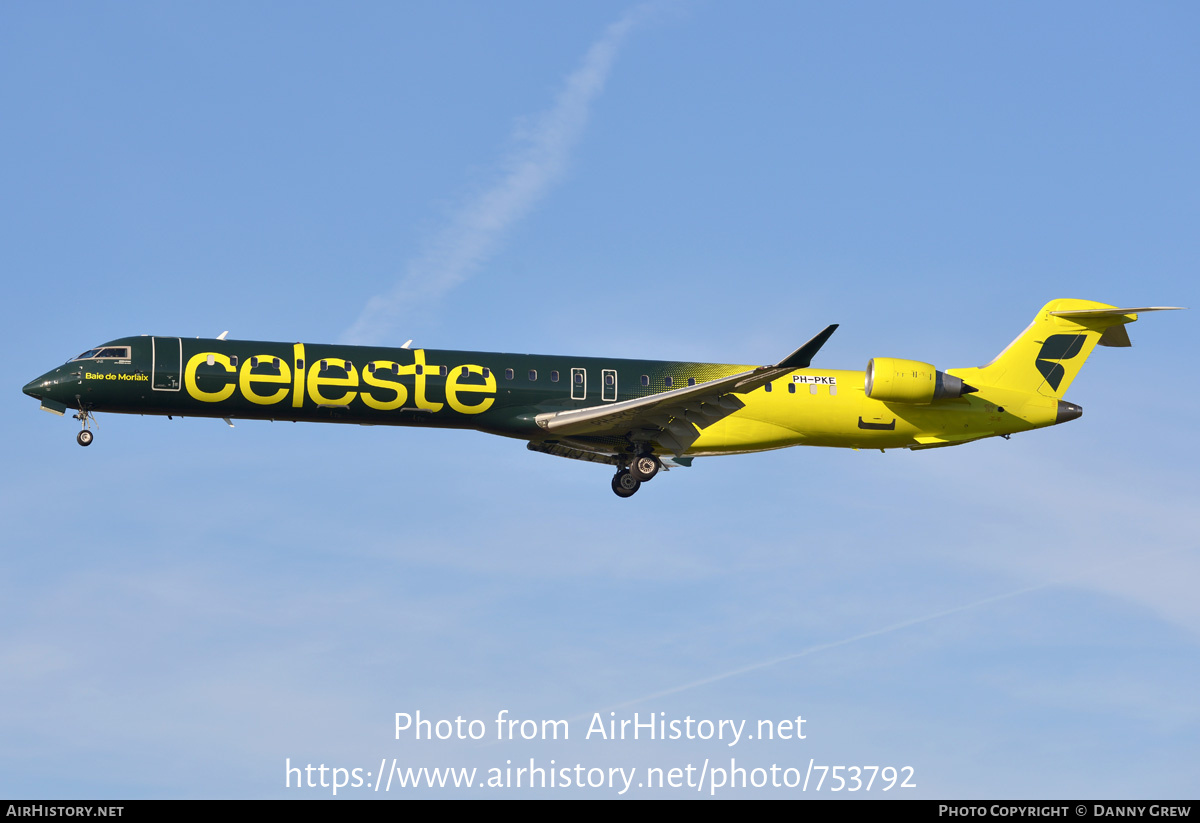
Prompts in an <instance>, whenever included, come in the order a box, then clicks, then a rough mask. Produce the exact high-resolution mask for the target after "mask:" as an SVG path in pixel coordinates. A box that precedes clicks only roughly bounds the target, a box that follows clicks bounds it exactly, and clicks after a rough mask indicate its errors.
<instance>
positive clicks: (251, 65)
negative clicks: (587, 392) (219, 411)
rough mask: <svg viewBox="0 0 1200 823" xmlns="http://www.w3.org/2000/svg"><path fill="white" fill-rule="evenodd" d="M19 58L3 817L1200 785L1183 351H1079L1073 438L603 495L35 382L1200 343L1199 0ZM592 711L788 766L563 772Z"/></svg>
mask: <svg viewBox="0 0 1200 823" xmlns="http://www.w3.org/2000/svg"><path fill="white" fill-rule="evenodd" d="M0 22H2V25H0V105H2V106H3V111H4V112H5V115H6V116H5V117H4V120H3V127H2V128H0V148H2V149H3V156H4V157H5V158H6V162H4V163H3V164H2V165H0V187H2V190H3V191H4V193H5V196H4V198H3V199H2V200H0V208H2V209H3V215H2V216H3V219H2V220H0V249H2V250H3V252H2V254H3V258H2V259H3V266H4V272H5V281H6V282H7V283H8V284H9V286H8V293H9V295H10V298H9V299H8V300H6V301H4V303H3V307H2V308H0V312H2V313H3V314H2V317H3V321H4V323H3V328H4V330H5V336H6V340H7V342H8V346H9V349H10V351H11V352H12V355H10V356H9V357H7V358H5V359H4V360H3V363H2V364H0V370H2V371H3V374H4V378H5V379H4V381H3V384H4V385H6V386H8V387H9V391H8V392H7V393H6V394H5V395H3V397H0V409H2V413H3V414H4V419H5V421H6V427H5V428H6V432H7V435H8V436H7V437H6V438H5V439H4V444H3V446H2V447H0V448H2V449H3V452H4V455H5V457H4V465H5V466H6V467H7V471H6V472H5V473H4V479H3V491H4V493H3V495H2V496H0V501H2V502H0V512H3V522H4V529H3V532H2V534H3V541H4V542H3V570H4V573H3V575H2V576H0V627H3V630H2V631H0V704H2V705H3V706H4V707H5V708H4V710H3V711H2V712H0V740H3V741H4V744H3V746H0V758H2V760H0V794H4V795H6V796H10V797H11V796H40V797H62V798H67V797H274V796H326V795H328V794H329V791H328V790H327V789H321V790H312V791H309V790H303V791H298V790H296V789H291V790H288V789H286V788H285V787H284V765H285V761H286V760H287V759H288V758H290V760H291V762H292V764H293V765H296V764H297V763H301V764H303V763H309V762H311V763H314V764H319V763H325V764H327V765H330V766H342V767H346V768H355V767H359V768H363V769H364V770H372V771H373V770H376V769H377V767H378V764H379V763H380V761H381V759H384V758H387V759H391V758H396V759H397V760H398V762H400V763H401V764H403V765H412V766H467V767H470V766H475V767H478V768H479V769H480V770H481V773H482V772H483V771H485V770H486V769H488V768H491V767H493V766H503V765H504V764H505V761H506V760H512V761H513V763H514V764H521V763H524V762H527V761H528V759H529V758H531V757H532V758H535V759H537V760H538V762H539V764H540V765H546V764H547V763H548V761H549V760H550V759H552V758H553V759H554V760H556V762H557V763H558V764H559V765H563V764H571V765H573V764H575V763H581V764H583V765H584V766H585V767H589V768H591V767H603V768H608V767H614V766H623V767H626V768H628V767H632V766H638V767H640V768H645V767H655V766H657V767H663V768H671V767H676V766H684V765H686V764H688V763H693V764H696V765H697V766H698V765H699V764H700V763H702V762H703V761H704V760H705V759H706V758H707V759H710V760H712V762H714V763H717V762H726V763H727V762H728V759H729V758H730V757H735V758H737V761H738V764H739V765H745V766H747V767H754V766H759V767H769V766H770V765H771V764H772V763H778V764H780V765H781V766H795V765H797V764H799V765H800V766H801V767H802V768H806V767H807V764H808V763H809V760H810V759H812V760H814V761H815V762H816V763H817V764H821V763H825V764H829V765H855V764H862V765H870V764H876V765H893V766H904V765H909V766H912V767H913V768H914V769H915V778H914V782H915V783H916V784H917V787H918V788H917V789H915V790H912V791H910V792H909V793H908V796H920V797H926V796H928V797H1067V796H1077V797H1164V796H1171V797H1195V796H1196V785H1197V784H1196V777H1195V776H1196V774H1197V771H1198V767H1200V747H1198V746H1197V744H1196V741H1197V740H1198V739H1200V704H1198V703H1197V700H1196V697H1195V695H1196V694H1197V693H1198V691H1200V662H1198V661H1200V655H1198V654H1197V651H1198V645H1200V608H1198V607H1197V606H1196V603H1195V597H1194V593H1193V589H1194V585H1193V581H1195V580H1196V579H1197V577H1198V576H1200V560H1198V556H1197V538H1196V533H1195V522H1196V509H1197V498H1196V491H1195V468H1194V467H1195V465H1196V460H1197V456H1198V455H1197V445H1196V437H1195V432H1194V428H1193V427H1192V425H1191V418H1192V414H1191V412H1190V410H1191V409H1192V408H1193V407H1195V405H1196V403H1197V390H1196V387H1195V381H1194V380H1193V379H1191V376H1190V375H1191V373H1192V371H1193V370H1194V369H1193V363H1192V359H1193V357H1194V355H1195V352H1196V351H1197V339H1196V338H1197V336H1196V332H1195V321H1194V319H1193V317H1192V314H1193V312H1179V313H1172V314H1163V315H1155V316H1147V317H1144V318H1143V319H1142V320H1140V321H1139V322H1138V323H1137V324H1136V325H1135V326H1133V327H1132V328H1131V330H1130V331H1131V337H1132V338H1133V341H1134V348H1133V349H1131V350H1121V349H1104V350H1100V351H1098V352H1097V353H1096V355H1095V356H1094V357H1093V358H1092V359H1091V360H1090V361H1089V363H1088V364H1087V366H1086V368H1085V369H1084V370H1083V372H1082V373H1081V376H1080V378H1079V379H1078V380H1077V381H1076V382H1075V384H1074V386H1073V387H1072V389H1071V392H1070V394H1069V395H1068V399H1070V400H1072V401H1074V402H1076V403H1079V404H1081V405H1082V406H1083V407H1084V409H1085V414H1084V417H1083V418H1082V419H1081V420H1079V421H1076V422H1072V423H1071V424H1070V425H1067V426H1062V427H1059V428H1056V429H1053V430H1043V431H1039V432H1032V433H1029V434H1026V435H1021V436H1017V437H1014V438H1013V439H1012V440H1011V441H1008V442H1005V441H1001V440H997V441H986V442H982V443H977V444H972V445H968V446H965V447H962V448H953V449H944V450H933V451H928V452H920V453H908V452H895V453H892V452H889V453H887V454H878V453H860V452H851V451H845V452H843V451H832V450H819V449H791V450H785V451H781V452H773V453H766V454H761V455H750V456H744V457H735V458H722V459H715V458H714V459H708V460H699V461H697V463H696V465H695V466H694V467H692V468H691V469H687V470H680V471H672V472H670V473H669V474H668V475H666V476H664V477H662V478H660V479H657V480H655V482H654V483H653V484H651V485H649V486H647V487H646V488H645V489H643V490H642V491H641V493H639V494H638V495H637V497H635V498H633V499H631V500H628V501H621V500H618V499H617V498H616V497H615V496H614V495H613V494H612V493H611V491H610V490H609V488H608V480H609V478H608V472H607V470H606V469H604V468H602V467H599V466H594V465H588V464H579V463H575V462H573V461H565V460H559V459H554V458H550V457H547V456H543V455H537V454H531V453H529V452H527V451H526V450H525V449H524V447H523V445H522V444H521V443H520V442H516V441H507V440H501V439H494V438H489V437H486V436H484V435H478V434H472V433H461V432H460V433H455V432H439V431H416V430H405V429H395V430H384V429H381V428H360V427H340V426H316V425H304V424H297V425H292V424H279V423H275V424H271V423H255V422H249V421H247V422H241V423H238V425H237V427H236V428H234V429H229V428H227V427H225V426H224V425H223V424H221V423H220V422H219V421H217V422H214V421H204V420H174V421H167V420H163V419H157V418H142V417H122V416H118V415H105V416H102V417H101V419H100V421H99V428H98V431H97V438H96V442H95V444H94V445H92V446H91V447H90V448H89V449H87V450H86V451H84V450H82V449H80V448H79V447H78V446H77V445H76V444H75V443H74V434H75V428H74V425H75V424H74V423H73V422H72V421H70V420H69V419H67V420H64V419H61V418H57V417H54V416H52V415H48V414H44V413H42V412H39V411H38V410H37V407H36V404H35V403H34V402H33V401H31V400H30V399H29V398H27V397H25V396H23V395H22V394H21V393H20V386H21V385H23V384H24V383H25V382H26V381H28V380H30V379H32V378H33V377H35V376H36V375H37V374H40V373H41V372H43V371H45V370H46V369H48V368H50V367H51V366H53V365H55V364H57V363H60V362H62V361H63V360H65V359H67V358H69V357H71V356H73V355H75V354H76V353H78V352H80V351H83V350H85V349H86V348H88V347H91V346H94V345H96V344H98V343H100V342H103V341H105V340H109V339H112V338H116V337H120V336H124V335H129V334H140V333H149V334H159V335H185V336H196V335H200V336H215V335H217V334H219V333H220V332H222V331H224V330H226V329H229V330H230V336H231V337H236V338H245V339H262V340H288V341H291V340H304V341H308V342H326V341H336V340H343V339H349V338H352V337H355V336H356V335H359V336H361V335H367V336H369V337H370V338H371V339H373V340H377V341H378V342H382V343H392V344H395V345H399V344H400V343H403V342H404V341H405V340H407V339H409V338H414V339H415V340H416V343H417V345H421V346H427V347H429V348H456V349H483V350H498V351H519V352H524V351H535V352H553V353H564V354H570V353H576V354H581V355H597V356H602V355H606V354H607V355H611V356H643V357H661V358H664V359H676V358H677V359H686V360H708V361H714V362H732V363H743V362H745V363H758V362H762V363H766V362H773V361H775V360H777V359H778V358H779V357H780V356H782V355H783V354H786V353H787V352H789V351H791V350H792V349H793V348H794V347H795V346H796V345H798V344H799V343H801V342H803V341H804V340H806V339H808V338H809V337H810V336H811V335H812V334H813V333H815V331H817V330H819V329H820V328H822V327H823V326H825V325H826V324H828V323H831V322H837V323H841V324H842V325H841V328H840V329H839V331H838V333H837V334H836V335H835V336H834V337H833V339H832V340H831V341H830V343H829V344H828V345H827V346H826V347H825V349H824V350H823V351H822V352H821V355H820V358H819V361H818V363H819V364H820V365H824V366H829V367H837V368H863V367H864V366H865V364H866V361H867V360H868V358H870V357H873V356H897V357H911V358H916V359H921V360H927V361H930V362H933V363H935V364H937V366H938V367H939V368H948V367H955V366H971V365H980V364H982V363H984V362H986V361H987V360H989V359H990V358H991V357H992V356H993V355H995V354H996V353H997V352H998V351H1000V349H1001V348H1003V346H1004V345H1006V344H1007V343H1008V342H1009V340H1011V339H1012V338H1013V337H1014V336H1015V335H1016V334H1017V333H1018V332H1019V331H1020V330H1021V329H1022V328H1024V326H1025V325H1026V324H1027V323H1028V322H1029V321H1030V319H1031V318H1032V317H1033V315H1034V313H1035V312H1036V310H1037V309H1038V308H1039V307H1040V306H1041V305H1043V304H1044V303H1045V302H1047V301H1048V300H1050V299H1052V298H1057V297H1078V298H1084V299H1093V300H1100V301H1104V302H1108V303H1113V304H1117V305H1181V306H1195V305H1196V304H1197V303H1198V302H1200V301H1198V300H1197V299H1196V286H1195V280H1194V273H1195V271H1196V270H1197V262H1198V260H1200V234H1197V232H1196V230H1195V226H1196V225H1197V214H1198V212H1200V209H1198V206H1200V203H1198V199H1200V194H1198V192H1200V179H1198V178H1200V173H1198V172H1200V167H1198V164H1197V159H1196V152H1195V146H1196V143H1197V132H1198V128H1197V127H1198V125H1200V122H1198V117H1197V109H1196V106H1195V100H1196V93H1197V81H1198V79H1200V71H1198V69H1200V66H1198V60H1200V58H1198V56H1197V53H1196V50H1195V46H1194V44H1195V38H1196V32H1197V25H1198V23H1200V19H1198V13H1197V11H1196V9H1195V8H1194V7H1192V6H1190V5H1187V4H1182V3H1178V4H1174V3H1159V4H1151V5H1145V4H1143V5H1139V6H1137V7H1134V6H1128V5H1119V4H1102V5H1096V4H1076V3H1062V4H1055V5H1051V6H1047V5H1045V4H1032V3H1029V4H971V5H963V4H954V3H945V4H940V3H927V4H919V5H915V6H914V5H907V6H903V7H901V6H897V5H895V4H872V3H864V4H857V5H845V4H841V5H828V4H811V5H806V4H795V3H760V4H754V5H753V6H752V7H750V8H741V7H734V6H731V5H728V4H718V3H712V2H675V3H670V2H668V3H660V4H655V5H650V6H647V7H635V6H633V5H625V4H606V3H592V4H584V5H580V4H555V3H518V4H506V5H499V4H489V3H460V4H455V5H444V4H432V3H425V4H412V5H399V4H383V3H381V4H359V5H356V6H353V7H350V8H347V7H344V6H336V7H335V6H333V5H332V4H318V3H305V4H299V3H289V4H269V3H268V4H251V5H246V4H222V3H209V4H203V5H198V6H187V5H178V4H167V5H163V4H137V3H127V4H121V5H119V6H105V5H76V4H36V5H33V4H24V5H10V6H7V7H5V8H4V10H3V11H2V12H0ZM373 298H377V299H378V300H377V302H376V303H371V302H370V301H371V300H372V299H373ZM379 301H381V302H379ZM381 305H382V307H383V309H384V310H382V311H380V310H379V307H380V306H381ZM370 306H375V307H376V308H375V309H374V310H372V309H370V308H369V307H370ZM364 316H366V317H368V318H369V319H370V323H369V324H368V327H364V326H362V325H361V320H362V318H364ZM502 709H506V710H508V711H509V712H510V716H512V717H519V718H536V719H558V718H563V719H566V718H570V719H572V726H571V734H572V739H571V741H569V742H563V741H558V742H553V741H545V742H542V741H532V742H525V741H517V742H512V743H509V742H505V743H497V742H490V743H489V744H488V745H482V744H480V743H473V742H457V741H447V742H429V741H415V740H413V739H411V737H407V736H406V737H403V738H402V739H400V740H396V739H395V734H394V721H393V717H394V715H395V713H396V712H415V711H417V710H420V711H421V713H422V716H423V717H430V718H451V719H452V718H454V717H456V716H459V715H461V716H463V717H464V718H467V719H472V718H479V719H483V720H487V721H491V720H493V719H494V718H495V716H496V714H497V712H498V711H500V710H502ZM597 711H599V712H601V713H602V714H604V715H607V713H608V712H609V711H616V712H617V713H618V716H622V717H631V716H632V713H633V712H635V711H637V712H640V713H642V716H643V717H644V716H645V714H646V713H648V712H666V713H667V714H666V717H668V718H684V717H685V716H688V715H690V716H692V717H694V718H707V719H712V720H719V719H724V718H729V719H733V720H741V719H745V720H747V721H748V725H753V724H754V723H756V722H757V721H758V720H760V719H773V720H779V719H785V718H788V717H795V716H796V715H803V716H804V717H805V718H806V721H807V723H806V731H807V734H808V736H807V738H806V739H805V740H803V741H760V740H754V741H743V742H741V743H739V744H738V745H737V746H735V747H732V748H730V747H727V746H724V745H723V744H721V743H719V742H714V741H699V740H693V741H686V740H685V741H659V742H653V743H651V742H647V741H644V740H643V741H638V742H636V743H629V742H626V743H615V742H614V743H605V742H598V741H596V740H595V739H592V740H583V739H582V737H583V734H584V732H586V730H587V720H588V718H590V717H591V715H592V713H593V712H597ZM722 759H723V760H722ZM471 793H472V794H476V795H480V796H481V795H482V794H483V792H481V791H479V790H473V792H471ZM567 793H568V790H562V789H559V790H546V791H544V792H539V793H538V794H547V795H550V796H562V795H564V794H567ZM570 793H577V794H581V795H589V796H597V797H609V796H614V794H615V792H613V791H611V790H609V789H596V790H580V791H574V790H572V791H571V792H570ZM633 793H634V794H636V795H638V796H650V795H656V796H657V795H662V796H686V795H687V794H689V792H687V791H685V790H665V791H661V792H659V791H654V792H652V791H650V790H648V789H643V790H637V789H635V790H634V791H633ZM770 793H771V792H770V791H768V790H766V789H763V790H755V789H750V790H746V791H744V792H743V791H740V790H739V791H728V792H727V793H726V794H725V796H733V795H737V794H745V795H748V796H753V797H759V796H766V795H768V794H770ZM783 793H784V794H785V795H795V792H786V791H785V792H783ZM894 793H895V792H894V791H893V792H891V793H889V794H894ZM450 794H452V792H450V791H444V792H436V793H435V796H448V795H450ZM503 794H504V795H505V796H510V795H511V794H512V792H504V793H503ZM873 794H877V792H873ZM366 795H367V792H366V790H365V789H358V790H356V791H351V792H348V793H347V795H346V796H366ZM392 795H393V796H404V795H403V794H401V793H398V792H396V791H393V792H392ZM339 796H342V794H339Z"/></svg>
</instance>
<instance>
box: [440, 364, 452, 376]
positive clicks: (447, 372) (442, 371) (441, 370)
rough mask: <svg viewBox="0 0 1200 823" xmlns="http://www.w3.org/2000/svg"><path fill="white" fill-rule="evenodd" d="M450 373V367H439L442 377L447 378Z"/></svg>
mask: <svg viewBox="0 0 1200 823" xmlns="http://www.w3.org/2000/svg"><path fill="white" fill-rule="evenodd" d="M449 373H450V369H449V367H448V366H438V374H439V375H441V376H442V377H445V376H446V375H447V374H449Z"/></svg>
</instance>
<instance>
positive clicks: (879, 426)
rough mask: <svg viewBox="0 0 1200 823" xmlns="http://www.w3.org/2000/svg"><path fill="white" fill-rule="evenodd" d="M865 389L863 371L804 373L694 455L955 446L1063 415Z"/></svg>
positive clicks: (722, 423) (985, 391)
mask: <svg viewBox="0 0 1200 823" xmlns="http://www.w3.org/2000/svg"><path fill="white" fill-rule="evenodd" d="M952 372H953V370H952ZM865 382H866V376H865V373H864V372H861V371H842V370H831V369H804V370H801V371H797V372H795V373H794V374H793V375H790V376H788V377H786V378H783V379H780V380H777V381H775V382H774V383H772V384H770V390H768V389H767V388H766V387H763V388H760V389H757V390H755V391H754V392H751V393H750V394H747V395H744V396H743V400H744V401H745V403H746V407H745V408H744V409H741V410H740V411H738V412H735V413H734V414H731V415H730V416H729V417H727V418H725V419H724V420H719V421H717V422H716V423H714V424H712V425H711V426H709V427H707V428H705V429H704V430H703V431H701V433H700V437H699V438H698V439H697V440H696V442H695V443H693V444H692V448H691V449H690V450H689V454H691V455H694V456H697V457H699V456H704V455H717V454H736V453H738V452H752V451H763V450H766V449H778V448H784V447H786V446H842V447H850V448H858V449H865V448H870V449H892V448H904V447H908V448H912V447H917V448H930V447H934V446H949V445H954V444H957V443H966V442H968V441H971V440H977V439H979V438H981V437H992V436H995V435H1004V434H1013V433H1015V432H1021V431H1028V430H1029V429H1036V428H1040V427H1042V426H1049V425H1053V424H1054V423H1055V420H1056V415H1057V410H1058V401H1057V400H1056V399H1054V398H1050V397H1044V396H1042V395H1039V394H1036V393H1028V392H1018V391H1012V390H1005V389H996V388H981V389H980V390H979V391H978V392H977V393H974V394H969V395H965V396H963V397H958V398H954V399H947V400H935V401H933V402H932V403H928V404H925V405H915V404H910V403H886V402H881V401H879V400H872V399H871V398H869V397H867V396H866V392H865V388H864V386H865Z"/></svg>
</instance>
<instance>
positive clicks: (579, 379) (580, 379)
mask: <svg viewBox="0 0 1200 823" xmlns="http://www.w3.org/2000/svg"><path fill="white" fill-rule="evenodd" d="M575 385H576V386H582V385H583V372H580V371H577V372H575Z"/></svg>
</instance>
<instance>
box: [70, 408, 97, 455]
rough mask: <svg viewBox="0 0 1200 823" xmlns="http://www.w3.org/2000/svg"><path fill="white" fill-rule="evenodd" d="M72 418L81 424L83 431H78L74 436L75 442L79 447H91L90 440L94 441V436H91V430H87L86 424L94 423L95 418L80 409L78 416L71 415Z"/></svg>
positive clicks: (85, 410)
mask: <svg viewBox="0 0 1200 823" xmlns="http://www.w3.org/2000/svg"><path fill="white" fill-rule="evenodd" d="M72 416H73V417H74V418H75V419H76V420H78V421H79V422H80V423H81V424H83V430H82V431H80V432H79V434H77V435H75V442H76V443H78V444H79V445H81V446H90V445H92V440H94V439H95V434H93V433H92V430H91V429H89V428H88V423H89V422H92V423H94V422H96V418H95V417H93V416H92V413H91V412H89V411H88V410H87V409H80V410H79V414H76V415H72Z"/></svg>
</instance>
